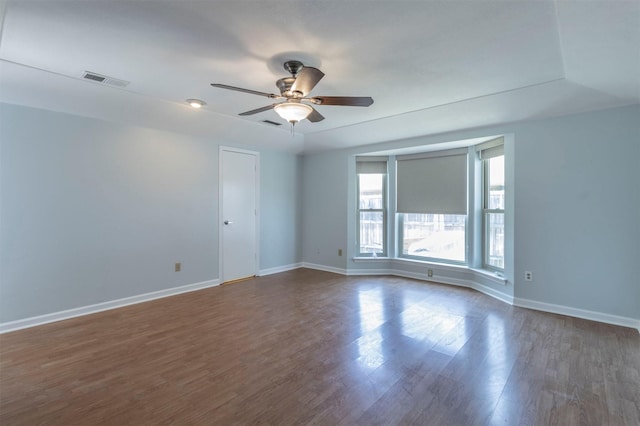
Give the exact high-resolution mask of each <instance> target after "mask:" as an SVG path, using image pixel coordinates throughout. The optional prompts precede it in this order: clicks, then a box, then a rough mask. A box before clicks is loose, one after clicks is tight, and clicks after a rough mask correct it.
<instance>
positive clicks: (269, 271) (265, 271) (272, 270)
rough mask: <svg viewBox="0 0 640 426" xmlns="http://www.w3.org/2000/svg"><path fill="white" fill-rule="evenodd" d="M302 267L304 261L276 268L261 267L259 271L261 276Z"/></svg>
mask: <svg viewBox="0 0 640 426" xmlns="http://www.w3.org/2000/svg"><path fill="white" fill-rule="evenodd" d="M298 268H302V263H292V264H291V265H284V266H276V267H275V268H267V269H261V270H260V271H259V272H258V273H259V274H260V276H261V277H263V276H265V275H271V274H278V273H280V272H287V271H292V270H294V269H298Z"/></svg>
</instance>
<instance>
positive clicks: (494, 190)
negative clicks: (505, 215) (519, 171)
mask: <svg viewBox="0 0 640 426" xmlns="http://www.w3.org/2000/svg"><path fill="white" fill-rule="evenodd" d="M486 161H487V163H488V164H487V166H488V167H489V173H488V179H489V182H488V183H489V188H488V189H489V194H488V195H489V200H488V203H487V208H488V209H490V210H504V155H501V156H499V157H493V158H490V159H489V160H486Z"/></svg>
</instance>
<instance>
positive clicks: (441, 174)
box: [397, 149, 467, 214]
mask: <svg viewBox="0 0 640 426" xmlns="http://www.w3.org/2000/svg"><path fill="white" fill-rule="evenodd" d="M397 211H398V213H434V214H467V150H466V149H462V150H460V149H458V150H450V151H440V152H437V153H427V154H422V155H418V156H416V155H409V156H401V157H397Z"/></svg>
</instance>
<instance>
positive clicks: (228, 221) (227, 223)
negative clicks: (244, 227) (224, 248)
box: [224, 220, 233, 225]
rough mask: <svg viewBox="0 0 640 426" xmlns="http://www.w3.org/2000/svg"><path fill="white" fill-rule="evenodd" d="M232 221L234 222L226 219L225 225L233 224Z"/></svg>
mask: <svg viewBox="0 0 640 426" xmlns="http://www.w3.org/2000/svg"><path fill="white" fill-rule="evenodd" d="M232 223H233V222H231V221H230V220H225V221H224V224H225V225H231V224H232Z"/></svg>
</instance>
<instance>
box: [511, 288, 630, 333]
mask: <svg viewBox="0 0 640 426" xmlns="http://www.w3.org/2000/svg"><path fill="white" fill-rule="evenodd" d="M513 305H514V306H519V307H521V308H528V309H535V310H536V311H542V312H550V313H552V314H560V315H567V316H570V317H576V318H582V319H587V320H591V321H598V322H603V323H606V324H613V325H621V326H623V327H630V328H635V329H637V330H638V333H640V320H638V319H635V318H629V317H621V316H618V315H611V314H605V313H602V312H595V311H588V310H586V309H578V308H572V307H570V306H563V305H555V304H553V303H546V302H538V301H536V300H529V299H522V298H520V297H516V298H515V299H514V301H513Z"/></svg>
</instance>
